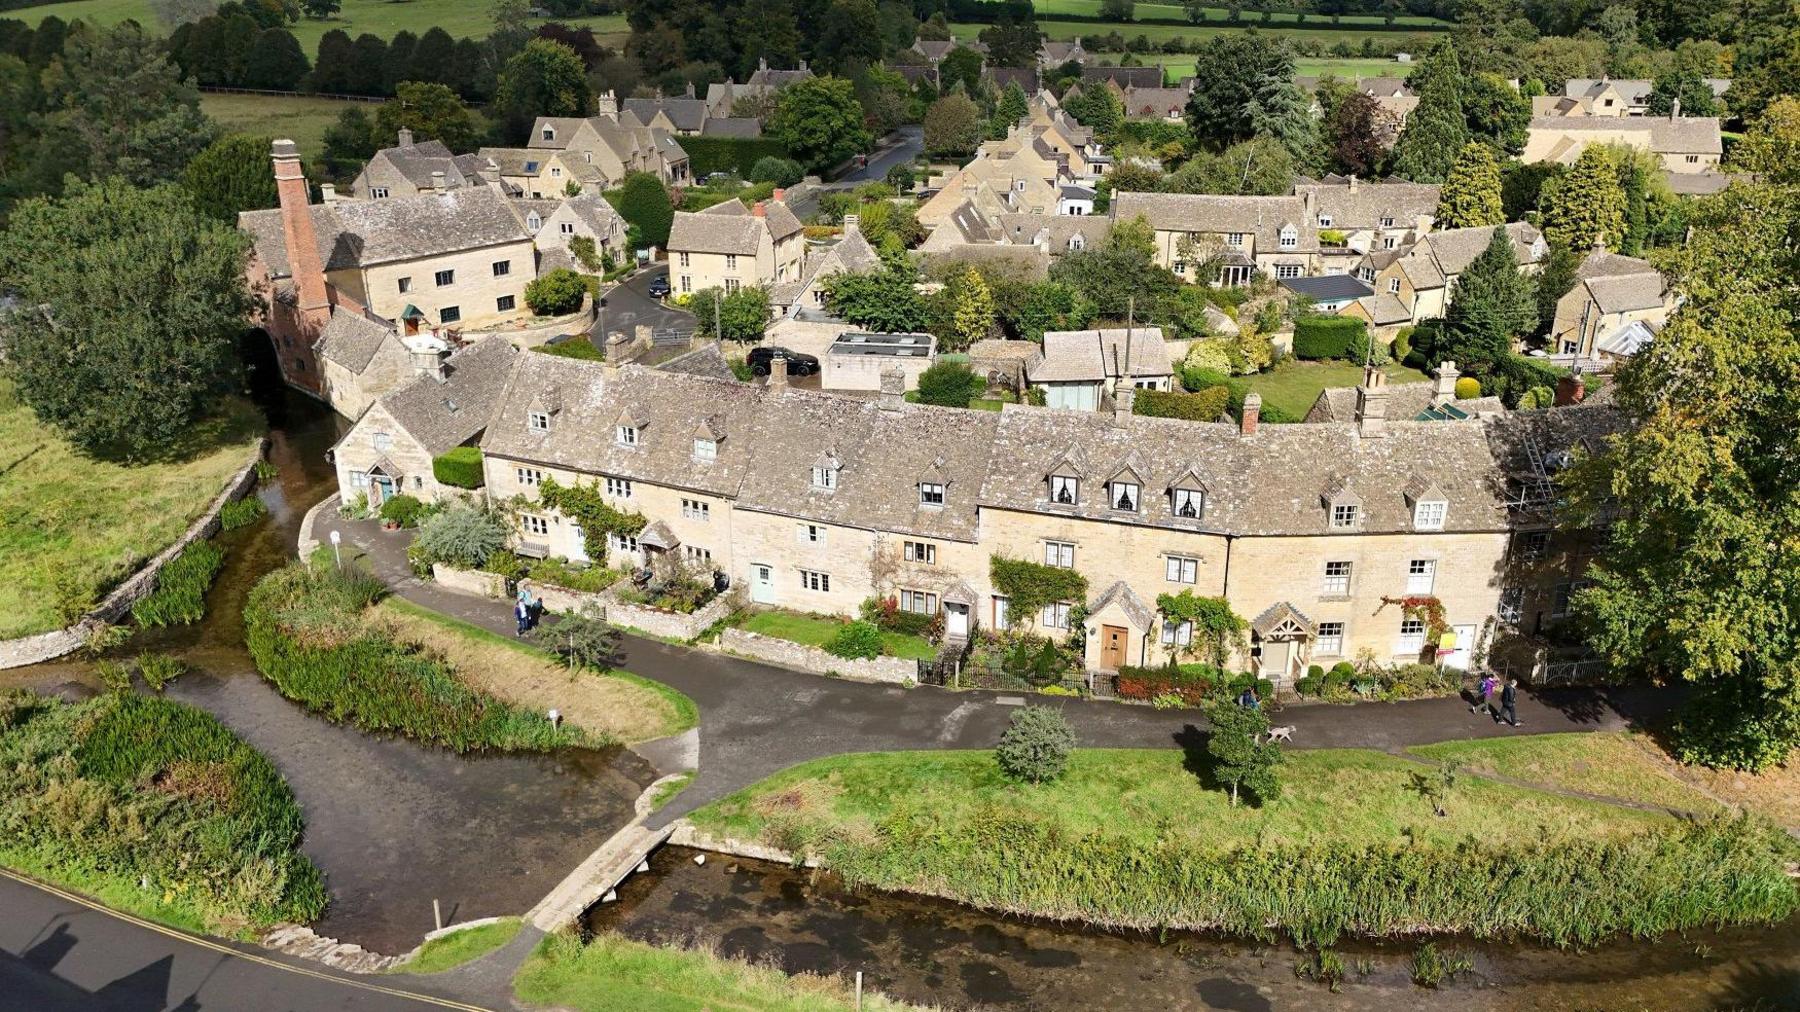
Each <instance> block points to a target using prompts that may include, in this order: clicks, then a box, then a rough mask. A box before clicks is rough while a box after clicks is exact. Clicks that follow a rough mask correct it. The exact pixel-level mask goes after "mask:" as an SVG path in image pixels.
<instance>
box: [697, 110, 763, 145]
mask: <svg viewBox="0 0 1800 1012" xmlns="http://www.w3.org/2000/svg"><path fill="white" fill-rule="evenodd" d="M700 136H702V137H737V138H741V139H744V140H750V139H754V138H757V137H761V136H762V122H761V121H760V120H758V119H757V118H756V117H754V116H714V117H712V118H711V119H709V120H707V121H706V123H705V125H703V126H702V127H701V128H700Z"/></svg>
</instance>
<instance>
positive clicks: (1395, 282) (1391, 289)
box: [1388, 278, 1400, 295]
mask: <svg viewBox="0 0 1800 1012" xmlns="http://www.w3.org/2000/svg"><path fill="white" fill-rule="evenodd" d="M1388 294H1390V295H1399V294H1400V279H1399V278H1389V279H1388Z"/></svg>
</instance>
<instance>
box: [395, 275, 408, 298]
mask: <svg viewBox="0 0 1800 1012" xmlns="http://www.w3.org/2000/svg"><path fill="white" fill-rule="evenodd" d="M394 287H395V288H398V289H400V294H401V295H405V294H406V293H407V292H410V291H412V278H410V277H405V278H400V279H398V280H396V281H395V282H394Z"/></svg>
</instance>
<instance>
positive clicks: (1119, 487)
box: [1107, 481, 1142, 513]
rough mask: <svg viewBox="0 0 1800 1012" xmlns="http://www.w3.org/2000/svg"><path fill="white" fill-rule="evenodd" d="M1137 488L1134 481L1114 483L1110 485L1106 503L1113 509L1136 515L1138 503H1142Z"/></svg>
mask: <svg viewBox="0 0 1800 1012" xmlns="http://www.w3.org/2000/svg"><path fill="white" fill-rule="evenodd" d="M1138 488H1139V486H1138V484H1137V482H1134V481H1114V482H1112V483H1111V486H1110V493H1109V495H1108V496H1107V501H1108V502H1110V503H1111V504H1112V508H1113V509H1116V510H1124V511H1125V512H1127V513H1136V512H1137V508H1138V503H1139V502H1141V501H1142V499H1141V497H1140V496H1139V495H1138Z"/></svg>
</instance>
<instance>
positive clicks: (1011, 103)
mask: <svg viewBox="0 0 1800 1012" xmlns="http://www.w3.org/2000/svg"><path fill="white" fill-rule="evenodd" d="M1030 114H1031V105H1030V103H1029V102H1027V101H1026V99H1025V89H1024V88H1021V87H1019V82H1017V81H1013V82H1011V83H1009V84H1007V86H1006V90H1005V91H1003V92H1001V93H1000V99H999V101H997V102H995V103H994V124H993V127H992V128H991V129H989V130H988V133H989V135H990V136H993V137H995V138H999V137H1005V136H1006V131H1007V130H1009V129H1010V128H1012V127H1013V126H1014V125H1016V124H1017V123H1018V122H1019V121H1020V120H1022V119H1024V118H1025V117H1026V116H1028V115H1030Z"/></svg>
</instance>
